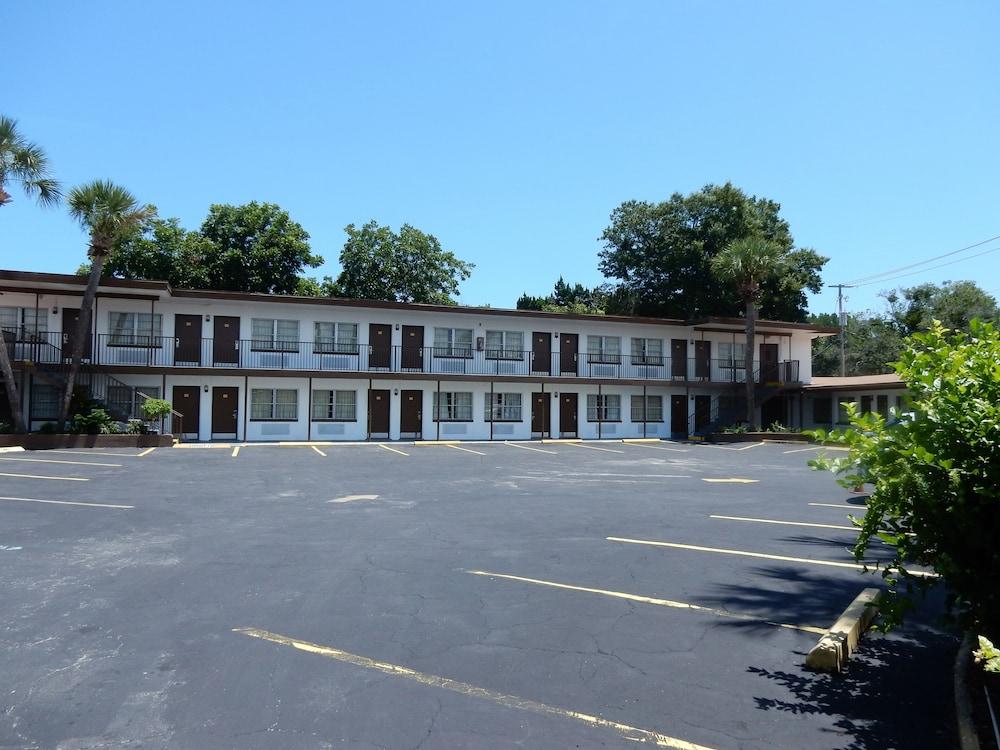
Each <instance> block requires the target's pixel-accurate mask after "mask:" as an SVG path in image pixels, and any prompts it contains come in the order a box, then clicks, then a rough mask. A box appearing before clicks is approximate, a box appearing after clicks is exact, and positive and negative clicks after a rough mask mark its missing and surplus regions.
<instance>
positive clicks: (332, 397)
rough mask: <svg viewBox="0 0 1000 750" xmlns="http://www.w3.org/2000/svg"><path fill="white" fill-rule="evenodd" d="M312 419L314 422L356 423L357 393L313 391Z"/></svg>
mask: <svg viewBox="0 0 1000 750" xmlns="http://www.w3.org/2000/svg"><path fill="white" fill-rule="evenodd" d="M312 418H313V420H315V421H328V422H356V421H357V420H358V394H357V391H329V390H314V391H313V403H312Z"/></svg>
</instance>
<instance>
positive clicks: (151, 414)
mask: <svg viewBox="0 0 1000 750" xmlns="http://www.w3.org/2000/svg"><path fill="white" fill-rule="evenodd" d="M142 411H143V413H144V414H145V415H146V419H148V420H149V421H150V422H156V421H159V422H160V424H161V425H162V424H163V418H164V417H165V416H167V415H168V414H170V412H171V411H173V408H172V407H171V406H170V402H169V401H164V400H163V399H162V398H147V399H146V400H145V401H144V402H143V403H142ZM158 431H159V430H158V429H155V428H154V429H151V430H150V432H158Z"/></svg>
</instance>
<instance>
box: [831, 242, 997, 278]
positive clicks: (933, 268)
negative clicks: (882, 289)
mask: <svg viewBox="0 0 1000 750" xmlns="http://www.w3.org/2000/svg"><path fill="white" fill-rule="evenodd" d="M994 239H996V238H994ZM979 244H982V243H979ZM997 251H1000V245H997V246H996V247H991V248H990V249H989V250H984V251H982V252H981V253H974V254H972V255H967V256H965V257H964V258H956V259H955V260H949V261H948V262H947V263H939V264H938V265H936V266H930V267H929V268H921V269H919V270H917V271H910V272H909V273H902V274H899V275H898V276H890V277H889V278H876V279H875V280H874V281H864V282H863V283H861V284H859V283H854V284H844V286H845V287H849V288H852V289H856V288H858V287H861V286H870V285H872V284H885V283H887V282H889V281H895V280H896V279H903V278H906V277H907V276H916V275H917V274H920V273H925V272H926V271H933V270H935V269H938V268H944V267H945V266H952V265H955V264H956V263H961V262H962V261H966V260H972V259H973V258H980V257H982V256H983V255H989V254H990V253H995V252H997ZM950 254H951V255H953V254H954V253H950ZM939 257H945V256H939ZM911 268H912V266H911ZM869 278H870V277H869Z"/></svg>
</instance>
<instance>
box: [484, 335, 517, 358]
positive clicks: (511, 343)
mask: <svg viewBox="0 0 1000 750" xmlns="http://www.w3.org/2000/svg"><path fill="white" fill-rule="evenodd" d="M523 358H524V334H523V333H521V332H520V331H487V332H486V359H523Z"/></svg>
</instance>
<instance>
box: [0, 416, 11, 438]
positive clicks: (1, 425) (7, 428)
mask: <svg viewBox="0 0 1000 750" xmlns="http://www.w3.org/2000/svg"><path fill="white" fill-rule="evenodd" d="M13 431H14V427H13V425H11V423H10V422H4V421H2V420H0V435H9V434H10V433H12V432H13Z"/></svg>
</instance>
